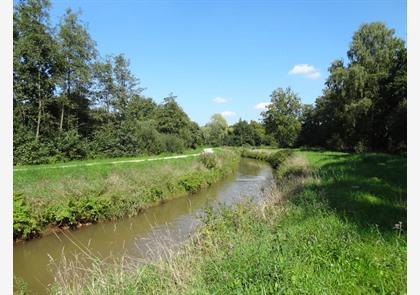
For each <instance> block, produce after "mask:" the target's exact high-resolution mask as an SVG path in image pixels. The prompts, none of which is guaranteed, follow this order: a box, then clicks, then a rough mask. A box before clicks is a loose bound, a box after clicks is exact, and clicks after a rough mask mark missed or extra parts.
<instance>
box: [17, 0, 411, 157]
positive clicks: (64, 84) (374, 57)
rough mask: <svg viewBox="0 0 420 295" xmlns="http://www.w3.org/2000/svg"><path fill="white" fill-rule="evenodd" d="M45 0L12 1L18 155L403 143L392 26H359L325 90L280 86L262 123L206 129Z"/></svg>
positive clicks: (401, 48)
mask: <svg viewBox="0 0 420 295" xmlns="http://www.w3.org/2000/svg"><path fill="white" fill-rule="evenodd" d="M49 9H50V3H49V1H48V0H22V1H20V2H18V3H17V4H16V6H15V9H14V22H13V25H14V39H13V45H14V56H13V63H14V72H13V78H14V88H13V90H14V92H13V103H14V104H13V111H14V162H15V164H34V163H47V162H55V161H65V160H71V159H84V158H94V157H117V156H132V155H140V154H158V153H162V152H181V151H182V150H184V149H187V148H195V147H197V146H200V145H203V144H205V145H212V146H220V145H231V146H243V145H250V146H258V145H277V146H280V147H293V146H317V147H326V148H332V149H339V150H356V151H365V150H381V151H389V152H396V151H404V150H405V149H406V142H407V134H406V128H407V118H406V116H407V114H406V112H407V92H406V76H407V52H406V48H405V43H404V41H403V40H401V39H400V38H397V37H396V36H395V33H394V30H391V29H388V28H387V27H386V26H385V25H384V24H382V23H371V24H365V25H362V26H361V27H360V29H359V30H358V31H357V32H356V33H355V34H354V36H353V40H352V42H351V45H350V48H349V51H348V53H347V56H348V63H347V65H346V64H345V63H344V61H343V60H339V61H334V62H333V63H332V64H331V66H330V68H329V72H330V75H329V77H328V79H327V80H326V83H325V89H324V91H323V95H322V96H320V97H319V98H317V99H316V102H315V104H314V105H303V104H302V103H301V99H300V98H299V96H298V95H297V94H296V93H294V92H293V91H292V90H291V89H290V88H286V89H282V88H278V89H276V90H274V91H273V93H272V94H271V103H270V105H269V106H268V108H267V110H266V111H264V112H262V114H261V116H262V122H261V123H259V122H256V121H250V122H247V121H244V120H241V119H240V120H239V121H238V122H237V123H235V124H233V125H232V126H229V125H228V124H227V122H226V120H225V119H224V118H223V117H222V116H221V115H220V114H215V115H214V116H213V117H212V118H211V120H210V122H209V123H208V124H206V125H205V126H203V127H201V128H200V127H199V126H198V124H197V123H195V122H193V121H191V119H190V118H189V117H188V115H187V114H186V113H185V112H184V111H183V110H182V108H181V107H180V106H179V104H178V103H177V102H176V96H174V95H173V94H170V95H169V96H168V97H166V98H164V101H163V102H162V103H160V104H157V103H156V102H155V101H154V100H153V99H152V98H148V97H145V96H144V95H143V94H142V91H143V89H142V88H141V87H140V86H139V80H138V79H137V78H136V77H135V76H134V75H133V74H132V72H131V70H130V62H129V60H128V59H127V58H126V57H125V56H124V55H123V54H119V55H111V56H106V57H104V58H103V57H101V56H100V54H99V52H98V50H97V49H96V43H95V41H94V40H93V39H92V38H91V37H90V35H89V32H88V30H87V28H86V26H85V25H84V24H83V23H82V22H81V20H80V19H79V13H75V12H73V11H71V10H70V9H68V10H66V12H65V14H64V15H63V17H62V18H61V20H60V22H59V23H58V24H57V25H56V26H52V25H51V24H50V19H49Z"/></svg>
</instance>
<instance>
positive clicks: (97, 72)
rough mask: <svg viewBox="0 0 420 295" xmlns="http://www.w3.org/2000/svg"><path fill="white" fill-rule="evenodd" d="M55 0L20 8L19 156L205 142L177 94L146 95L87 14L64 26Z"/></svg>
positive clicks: (156, 149)
mask: <svg viewBox="0 0 420 295" xmlns="http://www.w3.org/2000/svg"><path fill="white" fill-rule="evenodd" d="M49 9H50V2H49V1H48V0H23V1H20V2H18V3H17V4H16V6H15V9H14V21H13V25H14V38H13V46H14V56H13V63H14V72H13V78H14V88H13V90H14V92H13V94H14V95H13V111H14V162H15V164H26V163H45V162H55V161H63V160H70V159H83V158H86V157H98V156H106V157H116V156H131V155H139V154H156V153H162V152H180V151H182V150H184V149H186V148H194V147H196V146H197V145H202V144H203V136H202V134H201V131H200V128H199V126H198V125H197V124H196V123H194V122H192V121H191V120H190V118H189V117H188V115H187V114H186V113H185V112H184V111H183V110H182V108H181V107H180V106H179V105H178V103H177V102H176V100H175V98H176V97H175V96H174V95H172V94H170V95H169V96H168V97H166V98H165V99H164V101H163V102H162V103H161V104H157V103H155V102H154V101H153V99H151V98H147V97H145V96H143V95H142V90H143V89H142V88H141V87H139V80H138V79H137V78H136V77H135V76H134V75H133V74H132V73H131V71H130V62H129V60H128V59H127V58H126V57H125V56H124V55H123V54H119V55H113V56H106V57H104V58H102V57H101V56H100V55H99V53H98V50H97V49H96V43H95V41H94V40H93V39H92V38H91V36H90V35H89V32H88V30H87V28H86V26H85V25H84V24H83V23H82V22H81V20H80V18H79V13H75V12H73V11H71V10H70V9H68V10H66V12H65V14H64V15H63V17H62V18H61V20H60V22H59V23H58V25H57V26H52V25H51V24H50V19H49Z"/></svg>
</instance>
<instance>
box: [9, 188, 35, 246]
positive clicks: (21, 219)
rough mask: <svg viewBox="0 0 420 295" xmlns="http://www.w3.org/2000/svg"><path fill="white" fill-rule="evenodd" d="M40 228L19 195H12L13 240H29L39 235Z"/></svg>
mask: <svg viewBox="0 0 420 295" xmlns="http://www.w3.org/2000/svg"><path fill="white" fill-rule="evenodd" d="M39 231H40V227H39V224H38V222H37V219H36V217H35V216H34V215H33V214H32V210H31V206H30V205H29V204H28V203H27V200H26V199H25V198H24V197H23V196H22V195H21V194H14V195H13V239H18V238H23V239H30V238H33V237H36V236H38V235H39Z"/></svg>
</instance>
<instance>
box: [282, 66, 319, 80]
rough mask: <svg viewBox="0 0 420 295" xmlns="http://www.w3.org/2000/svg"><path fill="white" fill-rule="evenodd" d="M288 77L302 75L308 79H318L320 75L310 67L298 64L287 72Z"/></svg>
mask: <svg viewBox="0 0 420 295" xmlns="http://www.w3.org/2000/svg"><path fill="white" fill-rule="evenodd" d="M289 75H303V76H304V77H306V78H309V79H318V78H319V77H320V76H321V73H320V72H319V71H318V70H317V69H316V68H315V67H314V66H312V65H308V64H298V65H295V66H294V67H293V68H292V69H291V70H290V71H289Z"/></svg>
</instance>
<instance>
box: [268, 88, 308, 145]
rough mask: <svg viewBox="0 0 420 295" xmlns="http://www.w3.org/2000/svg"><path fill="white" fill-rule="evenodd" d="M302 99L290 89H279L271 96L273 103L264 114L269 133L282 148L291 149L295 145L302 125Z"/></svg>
mask: <svg viewBox="0 0 420 295" xmlns="http://www.w3.org/2000/svg"><path fill="white" fill-rule="evenodd" d="M300 101H301V99H300V97H299V96H298V95H297V94H296V93H295V92H293V91H292V89H291V88H290V87H288V88H286V89H284V90H283V89H282V88H278V89H276V90H274V91H273V93H272V94H271V103H270V104H269V106H268V107H267V110H266V111H264V112H262V113H261V115H262V118H263V122H264V126H265V129H266V130H267V133H269V134H272V135H273V136H274V138H275V139H276V141H277V143H278V145H279V146H280V147H291V146H293V145H294V144H295V142H296V140H297V138H298V135H299V132H300V129H301V124H300V121H299V117H300V114H301V109H302V106H301V102H300Z"/></svg>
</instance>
